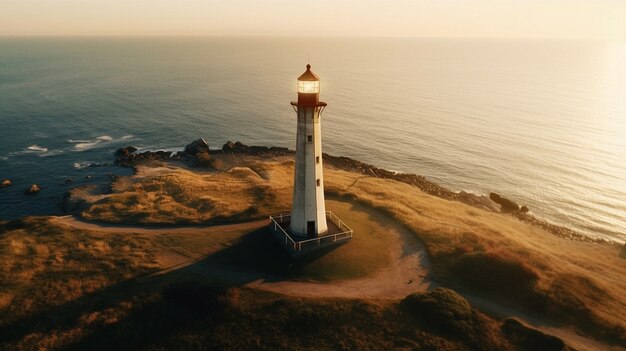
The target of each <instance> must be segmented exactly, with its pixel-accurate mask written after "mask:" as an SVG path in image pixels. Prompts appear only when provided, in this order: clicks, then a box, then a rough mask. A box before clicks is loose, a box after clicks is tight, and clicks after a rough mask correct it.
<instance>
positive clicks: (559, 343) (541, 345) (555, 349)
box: [502, 318, 571, 351]
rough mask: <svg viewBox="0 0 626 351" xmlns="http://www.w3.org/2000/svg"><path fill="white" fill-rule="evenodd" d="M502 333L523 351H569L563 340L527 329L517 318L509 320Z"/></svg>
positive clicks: (505, 323) (503, 326)
mask: <svg viewBox="0 0 626 351" xmlns="http://www.w3.org/2000/svg"><path fill="white" fill-rule="evenodd" d="M502 332H503V333H504V335H505V336H506V338H507V339H509V341H510V342H511V343H512V344H513V345H515V346H517V348H519V349H521V350H545V351H566V350H567V351H568V350H571V349H570V348H569V347H568V346H567V345H566V344H565V342H563V340H561V339H559V338H557V337H556V336H552V335H548V334H545V333H543V332H541V331H539V330H536V329H533V328H530V327H527V326H525V325H523V324H522V323H520V322H519V321H518V320H517V319H515V318H507V319H505V320H504V323H503V324H502Z"/></svg>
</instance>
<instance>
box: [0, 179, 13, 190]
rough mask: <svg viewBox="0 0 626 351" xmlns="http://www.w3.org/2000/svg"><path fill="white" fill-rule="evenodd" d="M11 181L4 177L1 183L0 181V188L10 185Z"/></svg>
mask: <svg viewBox="0 0 626 351" xmlns="http://www.w3.org/2000/svg"><path fill="white" fill-rule="evenodd" d="M12 184H13V182H11V180H10V179H5V180H3V181H2V183H0V188H6V187H7V186H10V185H12Z"/></svg>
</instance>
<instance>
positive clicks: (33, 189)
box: [24, 184, 41, 194]
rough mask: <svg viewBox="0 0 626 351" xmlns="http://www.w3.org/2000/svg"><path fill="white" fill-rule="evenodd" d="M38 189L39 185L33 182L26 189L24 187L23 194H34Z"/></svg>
mask: <svg viewBox="0 0 626 351" xmlns="http://www.w3.org/2000/svg"><path fill="white" fill-rule="evenodd" d="M39 191H41V188H40V187H39V185H37V184H33V185H31V186H30V187H29V188H28V189H26V191H24V193H25V194H35V193H38V192H39Z"/></svg>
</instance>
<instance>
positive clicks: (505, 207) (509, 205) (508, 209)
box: [489, 193, 528, 213]
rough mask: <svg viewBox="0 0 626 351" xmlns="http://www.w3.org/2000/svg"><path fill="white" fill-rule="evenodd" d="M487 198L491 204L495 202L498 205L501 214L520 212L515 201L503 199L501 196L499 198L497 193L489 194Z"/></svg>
mask: <svg viewBox="0 0 626 351" xmlns="http://www.w3.org/2000/svg"><path fill="white" fill-rule="evenodd" d="M489 198H490V199H491V200H492V201H493V202H495V203H497V204H498V205H500V211H501V212H504V213H512V212H518V211H519V210H520V207H519V205H518V204H517V203H516V202H515V201H513V200H510V199H507V198H505V197H502V196H500V195H499V194H497V193H490V194H489ZM527 209H528V208H527ZM527 212H528V211H527Z"/></svg>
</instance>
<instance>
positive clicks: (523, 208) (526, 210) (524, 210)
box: [519, 206, 530, 213]
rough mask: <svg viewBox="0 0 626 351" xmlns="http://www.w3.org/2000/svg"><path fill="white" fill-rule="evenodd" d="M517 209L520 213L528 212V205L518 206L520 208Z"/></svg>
mask: <svg viewBox="0 0 626 351" xmlns="http://www.w3.org/2000/svg"><path fill="white" fill-rule="evenodd" d="M519 211H520V212H521V213H528V211H530V210H529V209H528V207H526V206H522V208H520V209H519Z"/></svg>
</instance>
